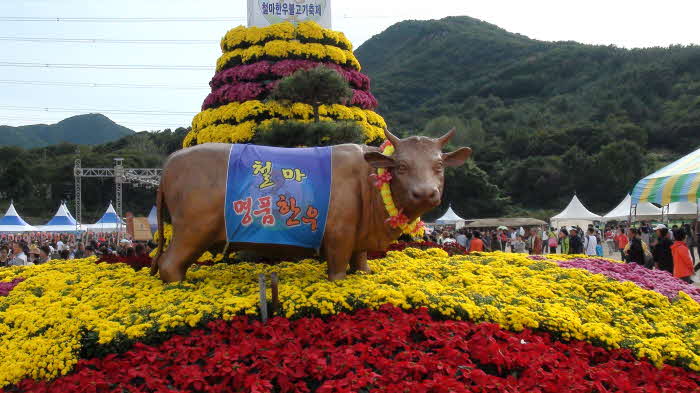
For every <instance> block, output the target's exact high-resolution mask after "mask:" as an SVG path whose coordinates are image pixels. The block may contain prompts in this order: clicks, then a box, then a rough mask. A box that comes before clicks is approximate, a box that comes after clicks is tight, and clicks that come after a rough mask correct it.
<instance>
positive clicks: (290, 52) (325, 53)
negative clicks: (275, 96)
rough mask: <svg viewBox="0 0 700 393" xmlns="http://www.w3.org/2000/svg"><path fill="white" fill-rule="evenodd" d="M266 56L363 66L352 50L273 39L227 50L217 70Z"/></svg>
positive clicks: (262, 58)
mask: <svg viewBox="0 0 700 393" xmlns="http://www.w3.org/2000/svg"><path fill="white" fill-rule="evenodd" d="M266 58H272V59H307V60H318V61H330V62H333V63H335V64H338V65H343V66H350V67H353V68H354V69H356V70H358V71H359V70H360V68H361V67H360V62H359V61H358V60H357V58H355V55H354V54H353V53H352V52H351V51H349V50H345V49H340V48H338V47H337V46H332V45H324V44H316V43H310V44H304V43H301V42H297V41H284V40H273V41H269V42H267V43H265V45H253V46H251V47H248V48H239V49H234V50H232V51H230V52H225V53H224V54H223V55H221V57H219V59H218V60H217V61H216V71H217V72H219V71H221V70H223V69H225V68H228V67H229V66H235V65H239V64H248V63H253V62H256V61H260V60H264V59H266Z"/></svg>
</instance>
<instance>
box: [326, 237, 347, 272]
mask: <svg viewBox="0 0 700 393" xmlns="http://www.w3.org/2000/svg"><path fill="white" fill-rule="evenodd" d="M328 243H330V244H333V245H334V247H328V246H327V245H326V246H324V254H325V256H326V259H327V260H328V279H329V280H330V281H335V280H342V279H344V278H345V277H346V276H347V268H348V263H349V262H350V258H351V257H352V244H338V243H334V242H332V241H331V242H328ZM328 243H327V244H328Z"/></svg>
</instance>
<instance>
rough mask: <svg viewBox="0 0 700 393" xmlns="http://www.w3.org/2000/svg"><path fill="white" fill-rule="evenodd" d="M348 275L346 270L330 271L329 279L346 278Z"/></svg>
mask: <svg viewBox="0 0 700 393" xmlns="http://www.w3.org/2000/svg"><path fill="white" fill-rule="evenodd" d="M346 277H347V273H345V272H337V273H328V281H338V280H344V279H345V278H346Z"/></svg>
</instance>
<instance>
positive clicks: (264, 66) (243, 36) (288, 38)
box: [182, 21, 386, 147]
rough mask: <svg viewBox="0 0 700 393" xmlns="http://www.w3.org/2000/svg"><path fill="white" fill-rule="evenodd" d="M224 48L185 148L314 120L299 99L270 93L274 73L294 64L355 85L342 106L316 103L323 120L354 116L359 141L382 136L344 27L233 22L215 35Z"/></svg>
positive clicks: (233, 140)
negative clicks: (335, 74)
mask: <svg viewBox="0 0 700 393" xmlns="http://www.w3.org/2000/svg"><path fill="white" fill-rule="evenodd" d="M221 50H222V52H223V54H222V55H221V57H220V58H219V59H218V60H217V62H216V74H215V75H214V77H213V79H212V80H211V82H210V83H209V84H210V86H211V93H210V94H209V95H208V96H207V97H206V99H205V100H204V104H203V105H202V112H200V113H199V114H197V115H196V116H195V117H194V119H193V120H192V131H190V133H189V134H188V135H187V136H186V137H185V139H184V140H183V143H182V145H183V147H189V146H194V145H197V144H202V143H207V142H224V143H245V142H248V141H250V139H251V138H252V137H253V135H254V134H255V132H256V131H257V130H258V128H264V127H265V126H267V125H269V124H270V123H272V122H273V121H281V122H284V121H288V120H295V121H301V122H311V121H313V109H312V107H311V106H310V105H307V104H303V103H292V104H291V105H290V104H288V103H285V104H282V103H280V102H276V101H274V100H271V99H270V93H271V92H272V90H273V89H274V88H275V87H276V86H277V84H278V83H279V81H280V79H282V78H284V77H287V76H289V75H291V74H292V73H294V72H295V71H297V70H299V69H310V68H315V67H318V66H325V67H329V68H332V69H334V70H336V71H338V73H340V75H342V76H343V77H344V78H345V79H346V80H347V81H348V83H349V84H350V87H351V88H352V89H353V97H352V99H351V100H350V101H349V102H347V103H346V105H339V104H334V105H328V106H325V105H324V106H321V108H320V111H319V112H320V115H321V121H336V120H342V121H355V122H357V123H358V124H359V125H360V126H361V128H362V130H363V134H364V139H365V142H367V143H371V142H380V141H381V140H383V138H384V128H385V127H386V123H385V122H384V119H383V118H382V117H381V116H379V115H378V114H376V113H375V112H374V111H373V109H374V108H376V106H377V100H376V99H375V98H374V96H373V95H372V93H371V92H370V81H369V78H368V77H367V76H366V75H364V74H362V73H361V72H360V63H359V62H358V61H357V59H356V58H355V56H354V55H353V53H352V44H351V43H350V41H349V40H348V39H347V38H346V37H345V35H344V34H343V33H340V32H336V31H332V30H329V29H325V28H323V27H321V26H319V25H318V24H317V23H315V22H311V21H309V22H302V23H299V24H298V25H296V26H295V25H294V24H292V23H289V22H284V23H278V24H274V25H271V26H267V27H244V26H238V27H236V28H234V29H232V30H230V31H229V32H228V33H226V35H225V36H224V37H223V38H222V39H221Z"/></svg>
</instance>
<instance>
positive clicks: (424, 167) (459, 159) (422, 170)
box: [365, 128, 472, 217]
mask: <svg viewBox="0 0 700 393" xmlns="http://www.w3.org/2000/svg"><path fill="white" fill-rule="evenodd" d="M384 133H385V135H386V138H387V139H388V140H389V142H391V144H392V145H393V146H394V149H395V151H394V154H392V155H391V156H386V155H384V154H382V153H380V152H376V151H375V152H367V153H365V160H366V161H367V162H368V163H369V164H370V165H371V166H372V167H374V168H387V169H388V170H389V171H390V172H391V193H392V196H393V198H394V203H395V204H396V205H397V207H398V208H399V209H403V211H404V213H405V214H406V215H408V216H412V217H417V216H419V215H421V214H423V213H426V212H427V211H429V210H431V209H432V208H434V207H436V206H438V205H439V204H440V201H441V199H442V191H443V188H444V184H445V167H448V166H452V167H455V166H460V165H462V164H464V162H465V161H466V160H467V159H468V158H469V156H470V155H471V153H472V149H470V148H468V147H462V148H459V149H457V150H456V151H453V152H451V153H443V152H442V148H443V146H445V144H447V142H448V141H449V140H450V138H452V135H454V133H455V129H454V128H453V129H452V130H450V131H449V132H448V133H447V134H445V135H443V136H441V137H440V138H437V139H433V138H428V137H423V136H412V137H409V138H406V139H400V138H398V137H396V136H395V135H393V134H392V133H390V132H389V130H385V131H384Z"/></svg>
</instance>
